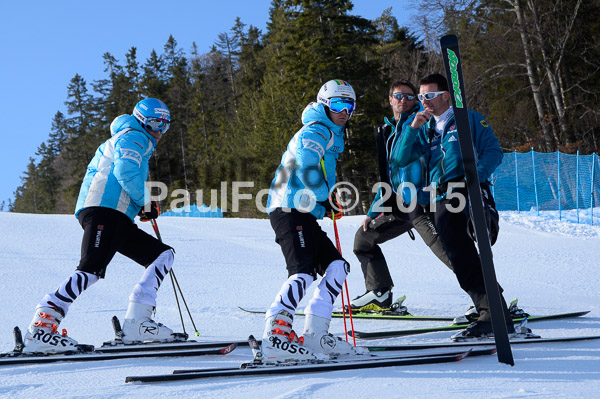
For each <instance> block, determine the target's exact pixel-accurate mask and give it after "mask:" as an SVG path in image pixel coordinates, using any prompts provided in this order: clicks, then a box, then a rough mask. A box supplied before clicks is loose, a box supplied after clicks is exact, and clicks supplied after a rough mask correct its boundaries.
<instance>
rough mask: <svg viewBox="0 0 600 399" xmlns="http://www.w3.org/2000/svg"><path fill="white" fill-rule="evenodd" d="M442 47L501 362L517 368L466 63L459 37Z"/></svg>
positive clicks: (445, 38)
mask: <svg viewBox="0 0 600 399" xmlns="http://www.w3.org/2000/svg"><path fill="white" fill-rule="evenodd" d="M440 46H441V49H442V58H443V59H444V66H445V69H446V77H447V78H448V83H449V84H448V89H449V91H450V97H451V98H452V108H453V109H454V121H455V123H456V131H457V134H458V143H459V145H460V152H461V155H462V163H463V167H464V171H465V177H466V180H467V191H468V194H469V204H470V207H471V211H472V212H473V213H472V214H473V217H472V219H473V225H474V227H475V235H476V236H477V248H478V249H479V258H480V259H481V269H482V271H483V281H484V285H485V291H486V293H487V299H488V304H489V307H490V316H491V321H492V328H493V330H494V339H495V341H496V346H497V348H498V361H499V362H501V363H506V364H510V365H511V366H513V365H514V364H515V361H514V359H513V355H512V351H511V348H510V343H509V342H508V331H507V328H506V323H505V321H504V312H503V309H502V297H501V296H500V291H499V289H498V281H497V279H496V271H495V269H494V260H493V255H492V246H491V244H490V238H489V234H488V230H487V223H486V220H485V214H484V211H483V199H482V196H481V188H480V184H479V183H480V182H479V177H478V175H477V163H476V158H475V150H474V148H473V138H472V136H471V127H470V123H469V113H468V108H467V96H466V91H465V85H464V79H463V74H462V60H461V59H460V51H459V48H458V38H457V37H456V35H446V36H443V37H442V38H441V39H440Z"/></svg>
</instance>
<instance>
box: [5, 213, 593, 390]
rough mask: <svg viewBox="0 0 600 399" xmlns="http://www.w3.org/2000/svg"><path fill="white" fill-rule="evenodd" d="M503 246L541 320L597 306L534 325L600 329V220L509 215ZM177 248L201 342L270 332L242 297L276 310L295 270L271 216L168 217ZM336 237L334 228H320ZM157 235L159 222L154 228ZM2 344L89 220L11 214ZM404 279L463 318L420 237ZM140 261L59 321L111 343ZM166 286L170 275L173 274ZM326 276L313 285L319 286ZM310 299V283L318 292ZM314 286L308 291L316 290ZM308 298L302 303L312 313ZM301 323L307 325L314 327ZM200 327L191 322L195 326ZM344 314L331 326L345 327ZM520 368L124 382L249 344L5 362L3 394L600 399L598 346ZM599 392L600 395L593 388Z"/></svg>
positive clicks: (398, 254)
mask: <svg viewBox="0 0 600 399" xmlns="http://www.w3.org/2000/svg"><path fill="white" fill-rule="evenodd" d="M501 217H502V221H501V232H500V237H499V239H498V243H497V244H496V245H495V246H494V254H495V263H496V272H497V276H498V280H499V282H500V283H501V284H502V286H503V287H504V289H505V295H506V298H507V300H512V299H514V298H515V297H518V298H519V303H520V305H521V306H522V307H523V308H524V309H525V310H526V311H528V312H529V313H531V314H543V313H556V312H567V311H580V310H590V311H591V312H590V314H589V315H588V316H587V317H584V318H580V319H576V320H560V321H547V322H540V323H535V324H533V323H532V324H530V327H532V328H533V330H534V332H536V333H538V334H541V335H542V336H547V337H556V336H567V335H576V334H577V335H592V334H600V300H599V297H600V295H599V293H600V288H599V287H600V273H598V271H597V266H598V265H599V263H600V261H599V259H600V228H599V227H596V226H589V225H577V224H573V223H569V222H566V221H558V220H556V219H555V218H554V217H553V216H552V215H550V216H548V215H546V216H539V217H538V216H535V215H531V214H525V213H521V214H517V213H513V212H510V213H509V212H504V213H501ZM361 219H362V217H344V218H343V219H342V220H340V221H339V231H340V239H341V242H342V246H343V253H344V255H345V256H346V258H347V259H348V260H349V261H350V263H351V265H352V272H351V274H350V276H349V278H348V286H349V290H350V295H351V296H352V297H354V296H356V295H358V294H361V293H362V292H363V291H364V283H363V279H362V273H361V271H360V265H359V264H358V263H357V261H356V258H355V257H354V255H353V254H352V243H353V239H354V233H355V232H356V229H357V228H358V226H359V224H360V221H361ZM158 224H159V227H160V231H161V234H162V236H163V239H164V240H165V242H167V243H169V244H171V245H172V246H174V247H175V249H176V251H177V254H176V257H175V266H174V270H175V274H176V276H177V278H178V280H179V283H180V285H181V287H182V289H183V291H184V294H185V297H186V300H187V302H188V304H189V306H190V308H191V311H192V314H193V316H194V320H195V323H196V326H197V327H198V330H199V333H200V338H199V339H202V340H227V339H232V340H240V339H244V338H246V337H247V336H248V335H249V334H255V335H257V336H260V335H261V334H262V331H263V327H264V326H263V324H264V322H263V318H262V316H260V315H253V314H248V313H244V312H241V311H239V310H238V309H237V306H238V305H243V306H245V307H249V308H253V309H266V308H267V307H268V305H269V304H270V302H271V301H272V299H273V297H274V296H275V294H276V293H277V291H278V290H279V287H280V285H281V283H282V282H283V280H284V279H285V278H286V277H287V274H286V270H285V266H284V263H283V257H282V255H281V253H280V250H279V247H278V246H277V244H275V242H274V236H273V232H272V230H271V228H270V225H269V222H268V220H252V219H205V218H197V219H194V218H166V217H164V218H159V219H158ZM322 225H323V228H324V230H325V231H326V232H328V233H330V232H331V234H330V236H332V234H333V233H332V232H333V229H332V225H331V222H328V221H325V222H323V223H322ZM142 227H143V228H144V229H146V230H147V231H149V232H150V231H151V227H150V226H149V225H148V224H143V226H142ZM0 232H2V239H1V240H0V293H1V298H2V307H1V308H0V315H1V317H0V320H2V322H3V323H2V325H3V328H2V329H1V330H0V351H2V352H5V351H9V350H11V349H12V346H13V343H12V328H13V326H16V325H18V326H21V328H22V329H25V328H26V327H27V325H28V324H29V322H30V320H31V317H32V316H33V310H34V308H35V305H36V304H37V302H38V301H39V300H40V299H41V297H42V296H43V295H44V294H45V293H47V292H50V291H53V290H55V289H56V288H57V287H58V285H59V284H60V283H61V282H62V281H63V280H64V279H65V278H66V277H67V276H68V275H70V273H71V272H72V271H73V270H74V269H75V267H76V266H77V263H78V260H79V245H80V239H81V228H80V227H79V224H78V223H77V221H76V220H75V218H74V217H73V216H64V215H28V214H13V213H0ZM383 251H384V253H385V254H386V256H387V259H388V262H389V263H390V267H391V270H392V276H393V277H394V279H395V285H396V286H395V288H394V292H395V294H396V296H400V295H403V294H406V295H407V300H406V302H405V304H406V305H407V306H408V307H409V310H410V311H411V312H412V313H413V314H416V315H449V316H456V315H459V314H461V313H462V312H464V311H465V310H466V309H467V308H468V306H469V298H468V297H467V295H466V294H465V293H464V292H462V290H461V289H460V288H459V286H458V283H457V282H456V280H455V278H454V276H453V275H452V273H451V272H450V271H449V270H448V269H446V268H445V267H444V266H443V265H442V264H441V263H440V262H439V261H438V260H437V259H436V258H435V257H434V256H433V255H432V254H431V253H430V252H429V250H428V248H427V247H426V246H425V245H424V244H423V243H422V241H421V240H420V239H419V238H417V240H416V241H411V240H410V238H409V237H408V236H406V235H405V236H402V237H400V238H398V239H396V240H393V241H391V242H388V243H386V244H384V245H383ZM141 273H142V268H141V267H140V266H138V265H136V264H134V263H133V262H131V261H130V260H128V259H127V258H124V257H122V256H120V255H117V256H116V257H115V259H114V260H113V263H112V264H111V266H110V267H109V268H108V271H107V275H106V279H105V280H102V281H100V282H98V283H97V284H95V285H94V286H92V287H91V288H90V289H88V290H87V291H86V292H85V293H84V294H83V295H82V296H81V297H80V298H79V299H78V300H77V301H76V302H75V304H74V305H73V306H72V307H71V309H70V312H69V315H68V317H67V318H66V319H65V321H64V322H63V324H62V325H61V328H62V327H64V328H66V329H68V331H69V335H71V336H73V337H74V338H75V339H77V340H78V341H79V342H81V343H90V344H95V345H100V344H101V343H102V342H103V341H104V340H108V339H111V338H112V335H113V332H112V327H111V323H110V318H111V317H112V316H113V315H117V316H119V318H121V319H122V318H123V316H124V313H125V309H126V306H127V298H128V295H129V292H130V290H131V289H132V288H133V285H134V284H135V282H136V281H137V279H138V278H139V277H140V276H141ZM165 281H166V280H165ZM315 286H316V284H313V287H312V288H313V289H314V287H315ZM310 293H312V289H311V290H310ZM310 293H309V295H310ZM306 301H307V299H305V300H304V302H303V303H302V304H301V305H300V307H301V308H302V307H304V306H305V305H306ZM157 320H159V321H161V322H163V323H164V324H166V325H168V326H170V327H172V328H175V329H176V330H180V329H181V322H180V321H179V315H178V313H177V309H176V305H175V300H174V298H173V291H172V288H171V284H170V282H165V284H163V287H162V288H161V290H160V292H159V298H158V311H157ZM302 323H303V319H302V318H300V317H298V318H297V320H296V322H295V328H296V329H297V330H300V331H301V330H302ZM354 324H355V328H356V329H357V330H361V331H374V330H382V329H389V330H392V329H404V328H411V327H414V328H417V327H426V326H433V325H437V324H439V323H436V322H414V321H380V320H355V322H354ZM186 328H187V331H188V332H190V330H191V325H190V324H189V323H187V324H186ZM343 330H344V327H343V322H342V321H341V320H339V319H335V320H334V321H333V322H332V327H331V331H332V332H333V333H340V334H341V333H343ZM448 336H449V333H432V334H426V335H417V336H412V337H406V338H397V339H388V340H381V341H369V344H376V343H386V344H400V343H416V342H424V341H440V340H446V339H447V338H448ZM513 354H514V357H515V362H516V364H515V366H514V367H510V366H506V365H503V364H500V363H498V362H497V359H496V357H495V356H488V357H476V358H467V359H465V360H463V361H461V362H459V363H453V364H440V365H426V366H410V367H403V368H402V367H396V368H380V369H373V370H361V371H337V372H330V373H317V374H307V375H302V376H300V378H298V377H296V376H292V375H286V376H276V377H267V378H243V379H224V378H222V379H216V380H212V381H189V382H178V383H169V384H153V385H131V384H125V383H124V380H125V377H126V376H128V375H146V374H156V373H160V374H164V373H170V372H171V370H173V369H175V368H192V367H193V368H197V367H213V366H215V367H216V366H223V365H224V364H227V365H236V364H238V363H240V362H242V361H245V360H248V359H249V358H250V353H249V349H247V348H241V349H236V350H235V351H234V352H233V353H232V354H230V355H227V356H221V357H219V356H212V357H200V358H196V359H194V358H181V359H177V358H172V359H144V360H126V359H124V360H117V361H102V362H93V363H87V364H85V363H56V364H48V365H38V366H36V365H27V366H18V367H0V397H3V398H13V397H14V398H34V397H35V398H40V397H49V396H51V397H61V398H94V397H102V398H120V397H156V396H159V395H160V396H163V397H169V398H171V397H186V398H190V397H198V398H246V397H252V398H313V397H314V398H332V397H344V398H383V397H385V398H396V397H402V398H415V397H419V398H421V397H427V398H430V397H431V398H448V397H460V398H469V397H476V398H481V397H483V396H485V397H486V398H514V397H544V398H546V397H548V398H550V397H552V398H588V397H594V396H595V395H596V394H597V392H599V391H600V341H582V342H577V343H563V344H555V345H547V344H546V345H542V344H537V345H527V346H515V347H514V348H513ZM594 392H596V393H594Z"/></svg>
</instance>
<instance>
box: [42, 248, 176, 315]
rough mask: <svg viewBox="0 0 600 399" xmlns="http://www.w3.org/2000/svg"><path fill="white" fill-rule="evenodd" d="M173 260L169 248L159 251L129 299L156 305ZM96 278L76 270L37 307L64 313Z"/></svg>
mask: <svg viewBox="0 0 600 399" xmlns="http://www.w3.org/2000/svg"><path fill="white" fill-rule="evenodd" d="M173 260H174V257H173V251H172V250H171V249H168V250H166V251H164V252H163V253H161V254H160V255H159V256H158V258H156V260H155V261H154V262H152V263H151V264H150V265H149V266H148V267H147V268H146V270H145V271H144V274H143V275H142V278H141V279H140V281H139V282H138V283H137V284H136V285H135V287H134V288H133V292H132V293H131V295H130V296H129V301H130V302H138V303H143V304H146V305H151V306H156V292H157V291H158V288H159V287H160V285H161V283H162V281H163V279H164V278H165V276H166V275H167V273H169V270H171V266H172V265H173ZM98 280H99V277H98V276H96V275H95V274H91V273H87V272H83V271H81V270H77V271H75V272H74V273H73V274H72V275H70V276H69V277H67V279H66V280H65V281H63V282H62V284H61V285H60V286H59V287H58V289H57V290H56V291H55V292H52V293H49V294H46V295H45V296H44V297H43V298H42V300H41V301H40V303H38V305H37V307H38V308H40V307H52V308H55V309H59V312H60V311H62V313H64V315H66V314H67V312H68V311H69V307H70V306H71V304H72V303H73V302H74V301H75V299H77V297H79V295H81V294H82V293H83V291H85V290H86V289H88V288H89V287H90V286H91V285H92V284H94V283H95V282H97V281H98Z"/></svg>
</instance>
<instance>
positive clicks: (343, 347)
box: [300, 314, 369, 357]
mask: <svg viewBox="0 0 600 399" xmlns="http://www.w3.org/2000/svg"><path fill="white" fill-rule="evenodd" d="M330 322H331V321H330V320H328V319H326V318H324V317H319V316H315V315H313V314H307V315H305V320H304V334H302V337H301V338H300V340H301V342H303V343H304V346H306V347H307V348H309V349H311V350H313V351H318V352H323V353H326V354H328V355H330V356H333V357H335V356H339V355H366V354H368V353H369V351H368V350H367V349H365V348H361V347H355V346H354V345H352V344H351V343H349V342H346V341H344V340H343V339H341V338H340V337H335V336H333V335H332V334H330V333H329V323H330Z"/></svg>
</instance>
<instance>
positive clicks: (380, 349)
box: [173, 346, 496, 374]
mask: <svg viewBox="0 0 600 399" xmlns="http://www.w3.org/2000/svg"><path fill="white" fill-rule="evenodd" d="M365 348H367V349H369V351H370V352H383V351H397V350H402V349H397V348H398V347H396V346H373V347H365ZM465 351H466V350H465V349H463V348H461V349H459V350H455V351H449V352H431V353H419V354H414V355H406V356H393V355H392V356H381V355H373V357H369V358H366V359H361V360H360V361H367V360H379V359H388V358H393V359H418V358H423V357H440V356H460V355H462V354H464V353H465ZM494 353H496V348H484V349H472V350H470V351H469V357H473V356H486V355H493V354H494ZM351 360H352V359H348V358H346V359H339V361H351ZM239 369H240V368H239V367H227V368H219V369H214V368H211V369H210V370H211V371H217V370H223V371H224V370H239ZM206 370H208V369H206V368H199V369H183V370H173V374H187V373H197V372H202V371H206Z"/></svg>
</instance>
